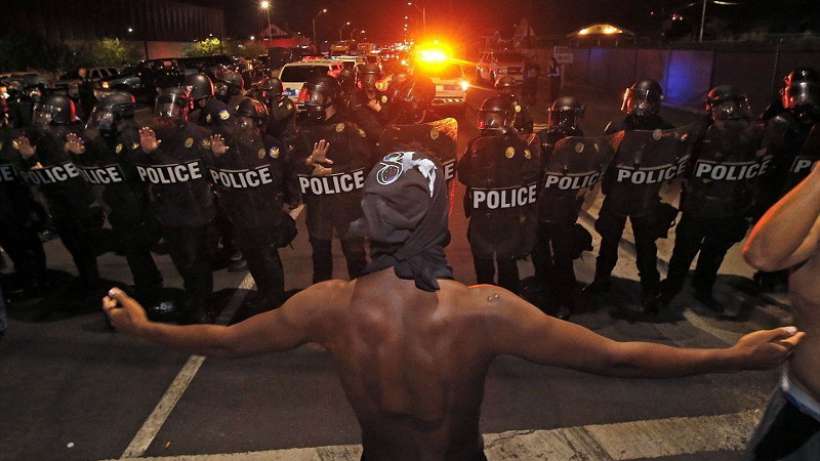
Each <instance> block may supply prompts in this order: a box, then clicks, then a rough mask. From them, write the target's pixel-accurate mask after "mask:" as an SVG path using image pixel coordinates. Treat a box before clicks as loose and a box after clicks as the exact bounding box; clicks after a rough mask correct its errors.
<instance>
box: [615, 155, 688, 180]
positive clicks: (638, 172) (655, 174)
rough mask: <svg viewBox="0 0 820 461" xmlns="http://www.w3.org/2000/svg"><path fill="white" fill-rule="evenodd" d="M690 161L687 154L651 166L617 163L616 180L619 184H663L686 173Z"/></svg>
mask: <svg viewBox="0 0 820 461" xmlns="http://www.w3.org/2000/svg"><path fill="white" fill-rule="evenodd" d="M688 162H689V156H688V155H686V156H683V157H680V158H679V159H677V162H674V163H669V164H666V165H660V166H654V167H649V168H646V167H640V166H628V165H616V166H615V172H616V176H615V181H616V182H617V183H619V184H632V185H636V186H642V185H653V184H662V183H664V182H666V181H671V180H673V179H675V178H677V177H678V176H681V175H682V174H684V173H685V172H686V164H687V163H688Z"/></svg>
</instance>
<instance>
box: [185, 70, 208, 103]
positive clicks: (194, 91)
mask: <svg viewBox="0 0 820 461" xmlns="http://www.w3.org/2000/svg"><path fill="white" fill-rule="evenodd" d="M185 84H186V85H188V86H190V87H191V99H192V100H193V101H194V102H199V101H201V100H203V99H210V98H212V97H214V83H213V82H212V81H211V79H210V77H208V76H207V75H205V74H193V75H189V76H187V77H186V78H185Z"/></svg>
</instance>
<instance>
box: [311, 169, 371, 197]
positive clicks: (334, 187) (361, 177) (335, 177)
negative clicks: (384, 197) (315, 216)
mask: <svg viewBox="0 0 820 461" xmlns="http://www.w3.org/2000/svg"><path fill="white" fill-rule="evenodd" d="M366 178H367V175H366V174H365V169H364V168H360V169H358V170H354V171H349V172H345V173H336V174H331V175H327V176H310V175H305V174H300V175H297V179H298V180H299V189H300V191H301V192H302V194H303V195H313V196H324V195H338V194H345V193H349V192H353V191H357V190H361V189H363V188H364V182H365V179H366Z"/></svg>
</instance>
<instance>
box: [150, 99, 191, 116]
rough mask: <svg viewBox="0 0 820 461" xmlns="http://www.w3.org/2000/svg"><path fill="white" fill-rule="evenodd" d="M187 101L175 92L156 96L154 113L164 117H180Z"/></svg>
mask: <svg viewBox="0 0 820 461" xmlns="http://www.w3.org/2000/svg"><path fill="white" fill-rule="evenodd" d="M186 103H187V101H186V100H185V98H182V97H180V96H179V95H177V94H175V93H170V94H161V95H159V96H157V102H156V105H155V106H154V114H155V115H158V116H160V117H165V118H174V119H175V118H181V117H182V114H183V109H184V107H185V105H186Z"/></svg>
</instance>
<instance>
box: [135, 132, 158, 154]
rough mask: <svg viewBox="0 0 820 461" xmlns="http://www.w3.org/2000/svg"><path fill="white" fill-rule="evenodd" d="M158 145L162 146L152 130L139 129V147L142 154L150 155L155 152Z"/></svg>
mask: <svg viewBox="0 0 820 461" xmlns="http://www.w3.org/2000/svg"><path fill="white" fill-rule="evenodd" d="M160 144H162V140H161V139H157V134H156V133H154V130H152V129H151V128H148V127H147V126H146V127H142V128H140V147H142V150H143V152H145V153H146V154H150V153H151V152H154V151H155V150H157V149H158V148H159V145H160Z"/></svg>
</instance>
